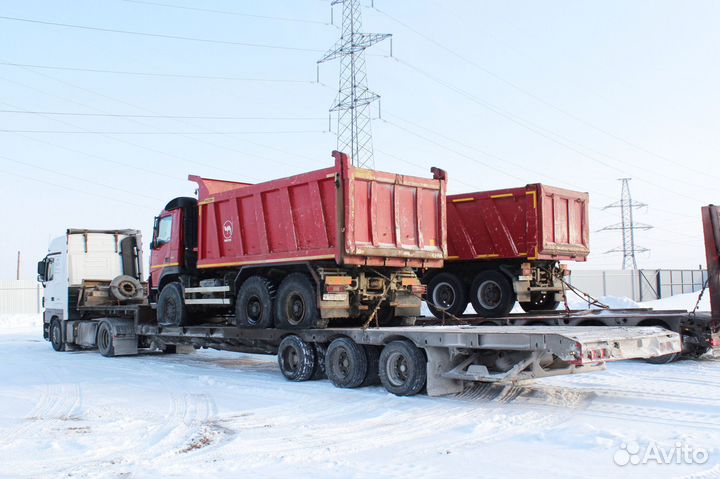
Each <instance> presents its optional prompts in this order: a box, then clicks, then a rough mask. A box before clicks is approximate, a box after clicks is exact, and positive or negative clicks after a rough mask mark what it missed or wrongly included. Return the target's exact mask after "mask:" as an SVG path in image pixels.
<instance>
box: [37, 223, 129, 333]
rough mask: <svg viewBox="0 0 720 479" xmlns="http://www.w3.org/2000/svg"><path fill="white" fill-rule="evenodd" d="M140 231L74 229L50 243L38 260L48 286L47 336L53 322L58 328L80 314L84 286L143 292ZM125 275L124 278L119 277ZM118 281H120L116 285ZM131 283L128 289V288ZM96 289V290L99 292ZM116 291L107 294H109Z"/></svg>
mask: <svg viewBox="0 0 720 479" xmlns="http://www.w3.org/2000/svg"><path fill="white" fill-rule="evenodd" d="M141 238H142V236H141V234H140V232H139V231H137V230H131V229H127V230H84V229H69V230H67V232H66V233H65V235H64V236H60V237H58V238H55V239H54V240H52V241H51V242H50V246H49V248H48V254H47V256H45V258H43V260H42V261H40V262H39V263H38V281H40V282H42V284H43V287H44V289H45V293H44V296H43V306H44V316H43V335H44V337H45V339H50V337H49V334H50V327H51V324H52V323H53V321H56V322H58V328H62V324H64V322H65V321H67V320H69V319H80V317H81V312H80V310H79V309H78V306H79V302H80V300H81V297H85V299H87V297H86V296H87V295H85V296H84V295H83V289H84V288H85V287H86V285H87V284H88V283H92V284H93V287H94V288H95V289H94V291H95V290H97V286H98V285H102V286H104V287H105V288H106V291H110V290H111V288H113V287H114V288H115V292H116V293H117V291H118V290H117V288H118V287H119V288H121V290H120V296H118V295H117V294H115V296H117V297H118V298H122V297H123V294H125V295H126V296H125V297H127V298H132V297H135V296H138V297H139V296H140V294H141V293H142V291H135V293H133V291H132V289H133V288H135V289H136V290H137V289H138V285H140V282H141V281H142V276H143V270H142V242H141ZM121 278H124V279H125V281H124V282H119V283H118V282H117V281H114V280H118V279H121ZM115 283H117V284H115ZM123 288H126V289H123ZM91 294H96V292H93V293H91ZM110 296H111V295H109V294H106V295H105V297H106V298H107V297H110Z"/></svg>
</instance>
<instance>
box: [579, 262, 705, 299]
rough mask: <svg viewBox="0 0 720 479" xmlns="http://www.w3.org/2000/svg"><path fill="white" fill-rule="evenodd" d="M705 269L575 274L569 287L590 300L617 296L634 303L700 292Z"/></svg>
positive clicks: (593, 271) (598, 271)
mask: <svg viewBox="0 0 720 479" xmlns="http://www.w3.org/2000/svg"><path fill="white" fill-rule="evenodd" d="M707 277H708V274H707V270H704V269H640V270H636V271H632V270H614V271H613V270H575V271H573V272H572V274H571V275H570V283H571V284H572V285H573V286H575V287H577V288H578V289H580V290H581V291H584V292H586V293H588V294H590V295H591V296H594V297H596V298H597V297H600V296H617V297H624V298H630V299H632V300H633V301H636V302H642V301H652V300H655V299H660V298H667V297H669V296H674V295H676V294H684V293H693V292H696V291H700V290H701V289H702V288H703V285H704V284H705V281H707Z"/></svg>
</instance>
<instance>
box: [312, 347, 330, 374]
mask: <svg viewBox="0 0 720 479" xmlns="http://www.w3.org/2000/svg"><path fill="white" fill-rule="evenodd" d="M314 346H315V370H314V371H313V374H312V377H311V378H310V379H326V378H327V374H325V355H326V354H327V345H326V344H321V343H315V344H314Z"/></svg>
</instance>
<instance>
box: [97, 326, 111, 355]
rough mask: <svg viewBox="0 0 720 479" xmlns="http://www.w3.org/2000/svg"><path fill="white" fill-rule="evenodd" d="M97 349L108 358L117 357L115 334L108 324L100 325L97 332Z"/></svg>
mask: <svg viewBox="0 0 720 479" xmlns="http://www.w3.org/2000/svg"><path fill="white" fill-rule="evenodd" d="M97 347H98V351H100V354H102V355H103V356H105V357H106V358H111V357H113V356H115V345H114V344H113V332H112V328H111V327H110V325H109V324H108V323H100V326H99V327H98V332H97Z"/></svg>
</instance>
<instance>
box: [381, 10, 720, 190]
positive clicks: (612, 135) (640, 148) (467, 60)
mask: <svg viewBox="0 0 720 479" xmlns="http://www.w3.org/2000/svg"><path fill="white" fill-rule="evenodd" d="M373 8H374V9H375V10H376V11H377V12H378V13H380V14H382V15H384V16H386V17H387V18H389V19H390V20H392V21H394V22H396V23H398V24H399V25H402V26H403V27H405V28H407V29H408V30H410V31H411V32H413V33H415V34H416V35H418V36H420V37H422V38H424V39H425V40H427V41H428V42H430V43H432V44H433V45H435V46H437V47H438V48H440V49H442V50H444V51H445V52H447V53H450V54H451V55H453V56H455V57H456V58H459V59H460V60H462V61H464V62H465V63H467V64H469V65H472V66H473V67H475V68H477V69H478V70H480V71H482V72H483V73H485V74H487V75H489V76H491V77H493V78H495V79H496V80H498V81H500V82H502V83H504V84H505V85H508V86H509V87H511V88H513V89H515V90H517V91H519V92H521V93H523V94H525V95H527V96H529V97H530V98H532V99H534V100H536V101H538V102H540V103H542V104H543V105H545V106H547V107H550V108H552V109H553V110H555V111H557V112H559V113H561V114H563V115H565V116H567V117H569V118H572V119H573V120H575V121H577V122H579V123H581V124H583V125H585V126H587V127H589V128H591V129H593V130H595V131H598V132H600V133H602V134H604V135H606V136H608V137H610V138H613V139H615V140H618V141H620V142H622V143H624V144H626V145H628V146H630V147H632V148H634V149H636V150H638V151H641V152H643V153H645V154H648V155H651V156H654V157H656V158H659V159H661V160H663V161H665V162H668V163H670V164H673V165H675V166H680V167H682V168H683V169H686V170H690V171H693V172H695V173H698V174H701V175H707V171H702V170H698V169H694V168H692V167H691V166H689V165H687V164H685V163H680V162H678V161H676V160H673V159H672V158H668V157H666V156H664V155H661V154H659V153H656V152H654V151H651V150H649V149H647V148H645V147H643V146H641V145H638V144H636V143H634V142H632V141H630V140H628V139H626V138H623V137H622V136H620V135H617V134H615V133H613V132H611V131H609V130H607V129H605V128H602V127H600V126H597V125H595V124H594V123H592V122H590V121H588V120H585V119H584V118H581V117H579V116H578V115H575V114H574V113H571V112H569V111H567V110H565V109H563V108H561V107H559V106H557V105H555V104H554V103H552V102H550V101H548V100H545V99H544V98H542V97H540V96H539V95H537V94H535V93H533V92H531V91H529V90H527V89H525V88H523V87H521V86H520V85H518V84H516V83H514V82H512V81H510V80H508V79H507V78H504V77H502V76H501V75H499V74H497V73H495V72H493V71H491V70H489V69H488V68H486V67H484V66H482V65H480V64H479V63H477V62H475V61H473V60H472V59H470V58H468V57H466V56H465V55H462V54H460V53H458V52H457V51H455V50H453V49H451V48H450V47H448V46H446V45H444V44H442V43H440V42H438V41H437V40H435V39H434V38H432V37H430V36H428V35H426V34H424V33H422V32H420V31H418V30H417V29H415V28H413V27H412V26H410V25H408V24H407V23H404V22H402V21H400V20H398V19H397V18H395V17H393V16H391V15H390V14H388V13H386V12H384V11H382V10H380V9H378V8H377V7H374V6H373ZM710 176H713V177H715V178H720V177H718V176H714V175H710Z"/></svg>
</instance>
